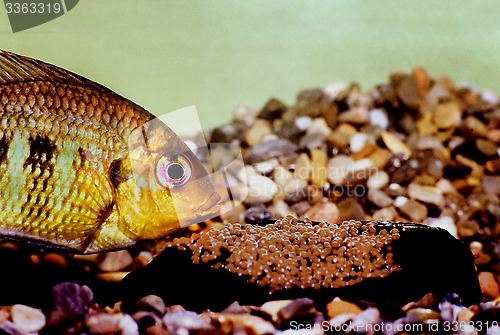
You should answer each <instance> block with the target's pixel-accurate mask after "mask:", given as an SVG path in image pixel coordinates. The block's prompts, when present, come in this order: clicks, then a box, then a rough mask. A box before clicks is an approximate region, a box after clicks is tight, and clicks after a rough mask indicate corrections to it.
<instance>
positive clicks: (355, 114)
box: [338, 107, 370, 124]
mask: <svg viewBox="0 0 500 335" xmlns="http://www.w3.org/2000/svg"><path fill="white" fill-rule="evenodd" d="M338 120H339V122H347V123H353V124H364V123H368V122H369V121H370V113H369V112H368V109H367V108H366V107H354V108H351V109H349V110H347V111H345V112H342V113H340V114H339V117H338Z"/></svg>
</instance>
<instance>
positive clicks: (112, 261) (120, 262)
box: [98, 250, 134, 272]
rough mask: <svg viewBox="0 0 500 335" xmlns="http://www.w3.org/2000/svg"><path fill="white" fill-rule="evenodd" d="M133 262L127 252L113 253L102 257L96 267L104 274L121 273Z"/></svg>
mask: <svg viewBox="0 0 500 335" xmlns="http://www.w3.org/2000/svg"><path fill="white" fill-rule="evenodd" d="M133 261H134V259H133V258H132V256H131V255H130V253H129V252H128V251H127V250H120V251H113V252H108V253H106V254H105V255H104V258H103V259H102V260H101V261H100V262H99V264H98V267H99V269H100V270H101V271H105V272H114V271H121V270H123V269H125V268H127V267H128V266H130V265H132V262H133Z"/></svg>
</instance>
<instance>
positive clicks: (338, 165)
mask: <svg viewBox="0 0 500 335" xmlns="http://www.w3.org/2000/svg"><path fill="white" fill-rule="evenodd" d="M354 162H355V161H354V159H353V158H352V157H351V156H347V155H337V156H335V157H333V158H331V159H330V160H329V161H328V166H327V176H328V181H329V182H330V183H332V184H333V185H343V184H345V182H346V180H347V174H348V173H349V171H350V170H351V167H352V166H353V165H354Z"/></svg>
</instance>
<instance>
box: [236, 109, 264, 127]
mask: <svg viewBox="0 0 500 335" xmlns="http://www.w3.org/2000/svg"><path fill="white" fill-rule="evenodd" d="M257 114H258V111H257V110H256V109H255V108H252V107H249V106H245V105H239V106H237V107H236V108H235V109H234V111H233V118H234V120H235V121H239V122H242V123H244V124H245V125H247V126H251V125H252V124H253V123H254V122H255V119H256V118H257Z"/></svg>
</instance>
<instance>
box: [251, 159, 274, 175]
mask: <svg viewBox="0 0 500 335" xmlns="http://www.w3.org/2000/svg"><path fill="white" fill-rule="evenodd" d="M279 165H280V162H279V161H278V159H277V158H271V159H269V160H267V161H264V162H260V163H255V164H254V165H253V167H254V169H255V170H256V171H257V172H258V173H260V174H263V175H266V174H269V173H271V172H273V170H274V169H275V168H276V167H278V166H279Z"/></svg>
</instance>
